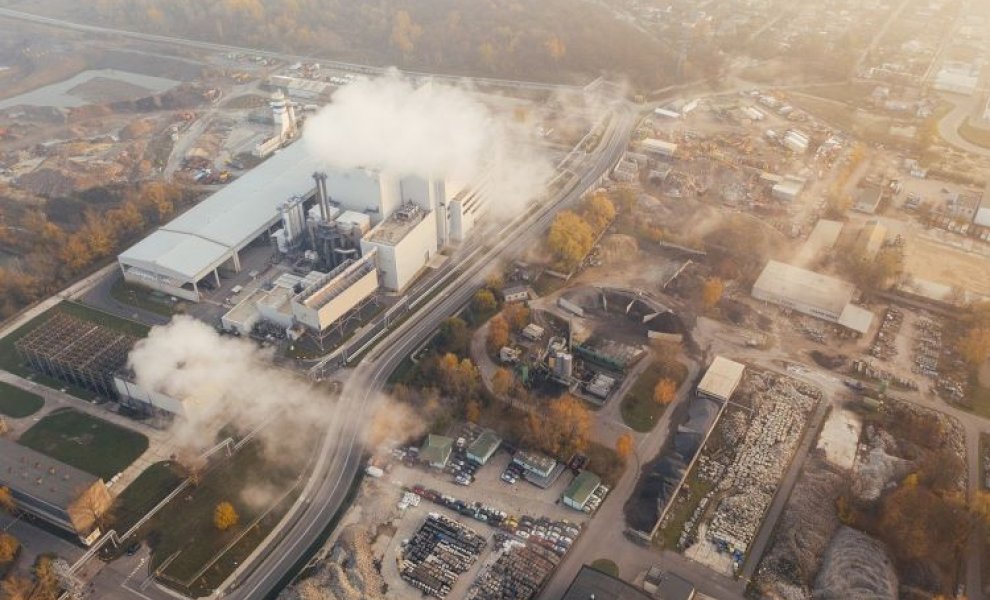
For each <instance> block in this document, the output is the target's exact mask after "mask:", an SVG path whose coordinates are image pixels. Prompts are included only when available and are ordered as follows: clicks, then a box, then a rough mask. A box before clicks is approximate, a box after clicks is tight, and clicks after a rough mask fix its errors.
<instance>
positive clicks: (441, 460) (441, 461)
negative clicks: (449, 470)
mask: <svg viewBox="0 0 990 600" xmlns="http://www.w3.org/2000/svg"><path fill="white" fill-rule="evenodd" d="M453 451H454V440H452V439H450V438H449V437H447V436H444V435H434V434H432V433H431V434H430V435H428V436H426V440H425V441H424V442H423V446H422V447H421V448H420V449H419V459H420V460H421V461H423V462H425V463H427V464H428V465H430V466H431V467H433V468H436V469H442V468H444V467H446V466H447V461H449V460H450V454H451V452H453Z"/></svg>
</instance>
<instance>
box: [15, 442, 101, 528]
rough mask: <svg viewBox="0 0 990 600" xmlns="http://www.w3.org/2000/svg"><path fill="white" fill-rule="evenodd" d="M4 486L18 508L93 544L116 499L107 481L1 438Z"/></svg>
mask: <svg viewBox="0 0 990 600" xmlns="http://www.w3.org/2000/svg"><path fill="white" fill-rule="evenodd" d="M0 486H3V487H6V488H8V489H9V490H10V492H11V495H12V496H13V497H14V502H15V503H16V505H17V508H18V510H21V511H23V512H25V513H27V514H29V515H32V516H34V517H35V518H38V519H40V520H42V521H44V522H46V523H49V524H50V525H53V526H55V527H57V528H59V529H61V530H62V531H65V532H68V533H71V534H74V535H78V536H79V539H80V540H82V542H83V543H85V544H87V545H89V544H91V543H93V542H94V541H95V540H96V539H97V538H98V537H99V536H100V529H99V527H98V526H97V520H98V519H99V518H100V517H101V516H102V515H103V514H104V513H106V512H107V510H109V509H110V505H111V504H113V498H111V497H110V492H109V490H107V486H106V485H105V484H104V483H103V480H102V479H100V478H99V477H96V476H95V475H90V474H89V473H86V472H84V471H81V470H79V469H77V468H75V467H72V466H69V465H67V464H65V463H62V462H59V461H57V460H55V459H53V458H50V457H48V456H46V455H44V454H42V453H40V452H36V451H34V450H32V449H30V448H28V447H26V446H21V445H20V444H18V443H16V442H12V441H10V440H7V439H4V438H0Z"/></svg>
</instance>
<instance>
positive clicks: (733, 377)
mask: <svg viewBox="0 0 990 600" xmlns="http://www.w3.org/2000/svg"><path fill="white" fill-rule="evenodd" d="M745 370H746V366H745V365H743V364H742V363H737V362H736V361H734V360H729V359H728V358H725V357H724V356H716V357H715V360H713V361H712V364H711V365H709V367H708V370H707V371H705V376H704V377H702V378H701V382H699V383H698V395H699V396H704V397H706V398H714V399H715V400H721V401H722V402H728V400H729V398H731V397H732V394H733V393H734V392H735V391H736V388H737V387H739V382H740V381H742V376H743V372H744V371H745Z"/></svg>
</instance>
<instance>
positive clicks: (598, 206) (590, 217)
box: [584, 192, 615, 231]
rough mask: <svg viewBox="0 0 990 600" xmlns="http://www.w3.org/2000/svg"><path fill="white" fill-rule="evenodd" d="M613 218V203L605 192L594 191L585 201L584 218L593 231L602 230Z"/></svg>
mask: <svg viewBox="0 0 990 600" xmlns="http://www.w3.org/2000/svg"><path fill="white" fill-rule="evenodd" d="M614 218H615V205H614V204H612V201H611V200H609V198H608V194H606V193H605V192H600V193H596V194H594V195H593V196H591V197H590V198H588V200H587V201H586V202H585V205H584V220H585V221H586V222H587V223H588V225H590V226H591V229H592V230H594V231H602V230H604V229H605V228H606V227H608V224H609V223H611V222H612V219H614Z"/></svg>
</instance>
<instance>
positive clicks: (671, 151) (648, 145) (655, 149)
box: [640, 138, 677, 158]
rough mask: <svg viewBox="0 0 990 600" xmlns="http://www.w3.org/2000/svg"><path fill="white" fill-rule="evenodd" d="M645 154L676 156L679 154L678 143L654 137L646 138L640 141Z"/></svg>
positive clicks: (666, 156) (662, 156) (661, 156)
mask: <svg viewBox="0 0 990 600" xmlns="http://www.w3.org/2000/svg"><path fill="white" fill-rule="evenodd" d="M640 146H641V147H642V149H643V153H644V154H649V155H653V156H658V157H660V158H674V156H675V155H676V154H677V144H675V143H673V142H665V141H663V140H658V139H654V138H646V139H645V140H643V141H642V142H640Z"/></svg>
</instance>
